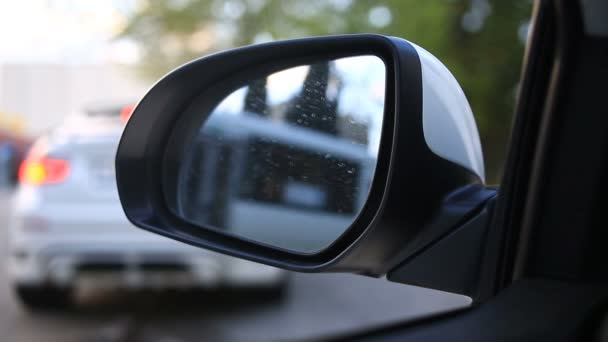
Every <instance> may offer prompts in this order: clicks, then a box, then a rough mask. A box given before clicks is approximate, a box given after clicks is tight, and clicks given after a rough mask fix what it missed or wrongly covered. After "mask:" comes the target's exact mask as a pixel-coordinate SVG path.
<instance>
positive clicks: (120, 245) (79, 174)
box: [8, 106, 287, 308]
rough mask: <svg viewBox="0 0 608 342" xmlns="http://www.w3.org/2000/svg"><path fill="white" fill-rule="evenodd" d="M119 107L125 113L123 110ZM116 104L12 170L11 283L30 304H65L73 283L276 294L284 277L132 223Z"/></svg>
mask: <svg viewBox="0 0 608 342" xmlns="http://www.w3.org/2000/svg"><path fill="white" fill-rule="evenodd" d="M125 110H127V111H128V110H129V109H128V108H125V109H124V110H123V114H124V113H125ZM120 113H121V107H119V106H109V107H105V108H96V109H94V110H89V111H86V112H85V113H83V114H80V115H76V116H73V117H70V118H69V119H68V120H66V122H65V123H64V124H62V125H61V126H60V127H58V128H56V129H55V130H53V131H52V132H50V133H49V134H47V135H45V136H43V137H41V138H39V139H38V140H37V141H36V142H35V143H34V145H33V146H32V148H31V150H30V151H29V154H28V156H27V157H26V160H25V161H24V162H23V163H22V165H21V167H20V170H19V186H18V188H17V190H16V193H15V195H14V199H13V206H14V207H13V210H12V217H11V219H10V223H9V252H10V258H9V265H8V271H9V278H10V280H11V282H12V284H13V286H14V289H15V292H16V295H17V297H18V298H19V299H20V301H21V302H22V303H23V304H24V305H25V306H27V307H32V308H46V307H62V306H66V305H69V304H70V303H71V299H72V297H73V290H74V289H75V287H76V285H77V284H78V283H79V281H80V280H83V279H87V278H88V279H92V280H93V281H95V282H96V283H97V284H100V283H101V284H105V283H107V284H108V285H119V286H125V287H132V288H149V287H216V286H246V287H252V288H253V287H257V288H260V289H266V290H271V293H273V294H277V295H278V294H281V293H282V292H283V289H284V288H285V286H286V280H287V273H286V272H285V271H282V270H279V269H277V268H273V267H269V266H265V265H261V264H258V263H253V262H248V261H244V260H240V259H236V258H232V257H228V256H224V255H221V254H216V253H213V252H209V251H205V250H202V249H198V248H194V247H191V246H188V245H186V244H183V243H180V242H176V241H173V240H170V239H167V238H164V237H161V236H158V235H156V234H152V233H149V232H146V231H144V230H142V229H139V228H136V227H134V226H133V225H131V224H130V223H129V222H128V221H127V219H126V218H125V215H124V213H123V210H122V208H121V205H120V201H119V198H118V194H117V189H116V180H115V173H114V158H115V153H116V149H117V145H118V141H119V138H120V134H121V132H122V129H123V126H124V120H121V119H120V118H121V115H120Z"/></svg>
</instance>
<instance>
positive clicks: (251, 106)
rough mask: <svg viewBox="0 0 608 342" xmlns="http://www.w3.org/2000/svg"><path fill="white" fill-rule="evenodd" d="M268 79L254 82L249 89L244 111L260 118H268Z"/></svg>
mask: <svg viewBox="0 0 608 342" xmlns="http://www.w3.org/2000/svg"><path fill="white" fill-rule="evenodd" d="M267 101H268V100H267V89H266V78H260V79H257V80H253V81H251V82H250V83H249V86H248V87H247V93H246V94H245V104H244V106H243V110H244V111H245V112H247V113H252V114H257V115H259V116H268V114H269V113H268V102H267Z"/></svg>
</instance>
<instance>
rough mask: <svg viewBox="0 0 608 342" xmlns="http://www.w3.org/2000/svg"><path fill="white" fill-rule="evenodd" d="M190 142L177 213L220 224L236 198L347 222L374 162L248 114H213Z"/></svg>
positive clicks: (354, 148) (350, 147)
mask: <svg viewBox="0 0 608 342" xmlns="http://www.w3.org/2000/svg"><path fill="white" fill-rule="evenodd" d="M196 139H197V140H196V142H195V143H194V144H193V145H192V149H193V150H192V151H191V152H192V153H189V154H188V155H190V156H193V159H192V160H189V161H187V164H186V165H183V166H182V168H183V170H184V171H182V177H183V178H184V179H185V181H186V183H185V188H187V189H189V191H187V192H183V193H182V194H181V196H183V197H182V198H181V200H180V203H181V208H180V210H181V211H182V213H183V215H184V216H186V217H188V218H190V219H191V220H193V221H197V222H205V223H207V224H211V225H213V226H216V227H221V228H229V226H230V224H229V223H228V222H229V221H230V220H231V219H233V218H231V217H230V213H231V208H230V207H231V206H234V205H235V203H237V202H238V203H239V205H240V206H242V205H243V203H252V204H253V203H257V204H258V205H259V204H264V205H267V206H268V207H269V208H272V207H274V208H276V209H275V210H278V211H282V210H286V209H287V208H291V210H297V211H299V212H310V213H311V214H310V215H311V217H314V216H315V215H318V214H314V213H315V212H318V213H323V215H340V216H344V217H348V218H349V219H350V218H352V217H353V216H354V215H356V214H357V212H358V210H359V208H360V207H361V205H362V203H363V202H364V201H365V199H366V196H367V190H368V188H369V185H370V182H371V178H372V174H373V168H374V167H375V159H374V158H372V156H370V155H369V153H368V151H367V147H365V146H362V145H361V144H353V143H352V141H350V140H344V139H341V138H339V137H336V136H332V135H329V134H324V133H321V132H318V131H315V130H311V129H306V128H303V127H297V126H295V125H290V124H279V123H271V122H269V121H268V120H267V119H262V118H259V117H258V116H257V115H252V114H244V115H241V116H238V117H237V116H231V115H220V114H217V116H216V115H214V116H212V117H211V118H210V121H208V122H207V123H206V124H205V126H204V129H203V130H202V131H201V132H200V134H199V135H198V137H197V138H196ZM194 156H196V157H194ZM185 172H187V173H185ZM349 223H350V222H349Z"/></svg>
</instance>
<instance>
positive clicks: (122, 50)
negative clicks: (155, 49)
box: [0, 0, 144, 64]
mask: <svg viewBox="0 0 608 342" xmlns="http://www.w3.org/2000/svg"><path fill="white" fill-rule="evenodd" d="M143 3H144V2H143V1H141V0H122V1H121V0H86V1H82V0H80V1H79V0H25V1H12V0H0V63H58V64H101V63H107V62H118V63H134V62H135V61H136V60H137V57H138V54H137V48H136V46H135V44H133V43H131V42H128V41H121V40H116V39H115V38H114V36H115V35H116V33H117V32H119V31H120V29H121V28H122V27H123V26H124V25H125V23H126V15H127V14H128V13H129V12H131V11H132V10H133V9H134V8H135V6H140V5H142V4H143Z"/></svg>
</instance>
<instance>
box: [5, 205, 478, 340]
mask: <svg viewBox="0 0 608 342" xmlns="http://www.w3.org/2000/svg"><path fill="white" fill-rule="evenodd" d="M8 203H9V200H8V199H7V196H6V195H0V220H2V222H4V220H5V219H6V218H7V217H8V215H9V212H8V210H9V209H8V208H9V206H8ZM2 226H4V225H2ZM5 232H6V229H0V256H2V257H3V259H4V256H5V254H6V236H5ZM2 265H3V267H2V269H1V271H0V333H1V334H2V335H1V336H0V341H10V342H12V341H15V342H34V341H48V342H53V341H58V342H59V341H60V342H69V341H95V342H97V341H99V342H106V341H108V342H118V341H145V342H148V341H150V342H181V341H248V342H250V341H285V340H309V339H314V338H315V337H321V336H327V335H333V334H339V333H342V332H348V331H353V330H361V329H366V328H372V327H375V326H380V325H383V324H388V323H392V322H398V321H404V320H408V319H412V318H414V317H420V316H422V315H428V314H431V313H435V312H438V311H443V310H450V309H455V308H458V307H461V306H463V305H467V304H468V302H469V301H468V299H467V298H465V297H462V296H457V295H453V294H448V293H443V292H437V291H432V290H427V289H422V288H417V287H412V286H406V285H400V284H394V283H390V282H388V281H386V280H383V279H371V278H366V277H362V276H353V275H343V274H322V275H321V274H294V275H293V277H292V279H291V280H292V281H291V283H290V288H289V290H288V292H287V295H286V297H285V298H283V299H282V300H280V301H277V300H270V299H268V298H259V296H258V294H257V293H251V292H248V291H245V290H243V291H237V292H234V291H231V292H229V291H207V292H193V291H183V292H178V291H150V292H127V291H118V290H110V289H99V288H85V289H82V290H81V291H80V293H79V295H78V297H79V300H78V305H77V307H76V308H75V309H73V310H70V311H69V312H55V313H32V312H28V311H26V310H24V309H23V308H22V307H20V305H19V304H18V303H17V302H16V301H15V299H14V297H13V295H12V292H11V288H10V284H9V283H8V280H7V278H6V267H5V265H4V264H2Z"/></svg>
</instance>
